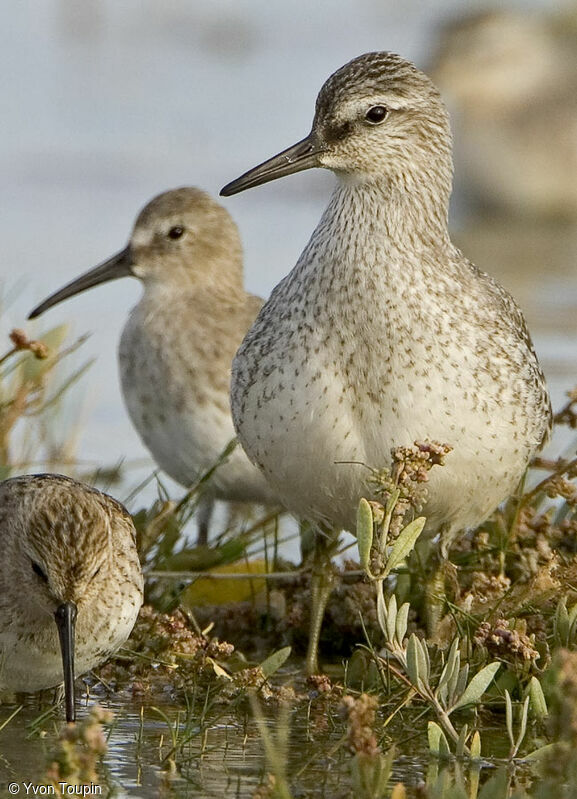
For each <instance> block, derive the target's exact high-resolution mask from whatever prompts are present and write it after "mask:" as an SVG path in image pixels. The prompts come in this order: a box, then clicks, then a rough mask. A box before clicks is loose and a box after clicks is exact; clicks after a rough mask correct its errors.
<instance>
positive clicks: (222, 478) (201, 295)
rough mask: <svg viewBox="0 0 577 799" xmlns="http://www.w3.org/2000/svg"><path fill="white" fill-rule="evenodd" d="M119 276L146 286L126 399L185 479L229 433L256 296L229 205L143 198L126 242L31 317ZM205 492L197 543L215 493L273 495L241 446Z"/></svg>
mask: <svg viewBox="0 0 577 799" xmlns="http://www.w3.org/2000/svg"><path fill="white" fill-rule="evenodd" d="M126 276H132V277H137V278H138V279H139V280H141V281H142V283H143V286H144V293H143V296H142V298H141V300H140V302H139V303H138V305H136V307H135V308H134V309H133V310H132V313H131V314H130V316H129V318H128V322H127V323H126V325H125V327H124V330H123V331H122V336H121V339H120V345H119V350H118V357H119V364H120V379H121V385H122V393H123V395H124V401H125V404H126V407H127V408H128V413H129V414H130V418H131V419H132V422H133V424H134V426H135V428H136V430H137V431H138V433H139V435H140V437H141V439H142V441H143V442H144V444H145V445H146V446H147V447H148V449H149V450H150V452H151V453H152V455H153V457H154V459H155V461H156V462H157V463H158V465H159V466H160V467H161V468H162V469H164V471H165V472H166V473H167V474H169V475H170V476H171V477H172V478H173V479H174V480H176V481H177V482H178V483H180V484H181V485H183V486H186V487H189V486H191V485H192V484H193V483H194V482H195V481H196V480H198V479H199V477H200V476H201V475H202V474H204V473H205V472H206V471H207V470H209V469H210V468H211V467H213V466H214V464H215V463H216V462H217V461H218V459H219V457H220V456H221V454H222V452H223V450H224V449H225V447H226V446H227V444H229V442H230V441H231V440H232V439H233V438H234V437H235V432H234V427H233V423H232V419H231V414H230V400H229V389H230V368H231V363H232V359H233V356H234V354H235V352H236V350H237V348H238V346H239V344H240V343H241V341H242V338H243V336H244V335H245V333H246V332H247V330H248V329H249V327H250V326H251V324H252V323H253V321H254V319H255V317H256V314H257V313H258V311H259V309H260V307H261V306H262V300H261V299H260V298H259V297H255V296H254V295H252V294H248V293H247V292H246V291H245V290H244V286H243V274H242V247H241V242H240V237H239V234H238V229H237V227H236V225H235V223H234V222H233V220H232V219H231V217H230V215H229V214H228V212H227V211H226V210H225V209H224V208H223V207H222V206H221V205H219V204H218V203H217V202H215V201H214V200H213V199H212V198H211V197H210V196H209V195H208V194H206V193H205V192H203V191H201V190H200V189H196V188H188V187H185V188H180V189H174V190H172V191H167V192H164V193H163V194H160V195H159V196H158V197H155V198H154V199H153V200H151V201H150V202H149V203H148V205H147V206H146V207H145V208H144V209H143V210H142V211H141V212H140V214H139V216H138V218H137V220H136V223H135V225H134V228H133V231H132V236H131V238H130V242H129V244H128V246H127V247H125V249H123V250H121V251H120V252H119V253H118V254H116V255H114V256H113V257H112V258H110V259H109V260H108V261H105V262H104V263H103V264H101V265H100V266H97V267H96V268H95V269H92V270H90V271H89V272H87V273H86V274H84V275H82V276H81V277H79V278H78V279H76V280H74V281H72V283H69V284H68V285H67V286H65V287H64V288H63V289H61V290H60V291H57V292H56V293H55V294H52V295H51V296H50V297H48V299H46V300H44V302H42V303H41V304H40V305H39V306H38V307H37V308H35V309H34V310H33V311H32V313H31V314H30V318H34V317H36V316H39V315H40V314H42V313H44V311H46V310H47V309H48V308H51V307H52V306H53V305H56V304H57V303H59V302H61V301H62V300H65V299H67V298H68V297H72V296H73V295H75V294H78V293H80V292H81V291H84V290H85V289H88V288H91V287H92V286H97V285H99V284H100V283H104V282H106V281H109V280H116V279H117V278H120V277H126ZM203 499H204V502H203V504H202V505H201V508H200V514H199V515H200V519H199V535H198V542H199V543H201V544H203V543H206V540H207V533H208V524H209V520H210V514H211V510H212V505H213V501H214V499H222V500H227V501H229V502H255V503H260V504H265V505H277V504H278V500H277V498H276V496H275V495H274V493H273V492H272V490H271V489H270V488H269V487H268V486H267V484H266V482H265V480H264V478H263V476H262V474H261V473H260V472H259V470H258V469H256V468H255V467H254V466H253V465H252V464H251V463H250V462H249V460H248V458H247V457H246V455H245V454H244V452H243V451H242V449H241V448H240V447H236V449H235V450H234V451H233V452H232V454H231V455H230V456H229V457H228V459H227V460H226V462H224V463H222V464H221V465H219V467H218V468H217V469H216V470H215V472H214V474H213V476H212V478H211V479H210V482H209V484H208V486H207V488H206V491H205V494H204V497H203Z"/></svg>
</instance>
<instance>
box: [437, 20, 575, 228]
mask: <svg viewBox="0 0 577 799" xmlns="http://www.w3.org/2000/svg"><path fill="white" fill-rule="evenodd" d="M575 44H576V42H575V31H574V30H573V31H572V32H570V31H569V25H568V24H565V25H563V20H562V19H559V22H558V25H557V26H556V20H555V18H554V17H552V18H549V17H547V16H546V15H545V14H542V15H541V16H539V15H537V14H532V13H527V10H526V9H523V10H521V9H519V10H517V11H515V10H513V9H506V10H505V9H501V10H493V11H490V12H487V11H484V12H477V13H473V14H465V15H462V14H460V15H459V16H458V17H457V18H456V19H455V20H451V21H450V22H449V23H447V24H446V25H445V26H444V27H443V29H442V30H441V34H440V38H439V43H438V47H437V53H436V55H435V56H434V57H433V62H432V66H431V71H432V74H433V76H434V78H435V80H436V82H437V83H438V85H439V86H440V88H441V91H443V92H444V93H446V96H447V99H448V101H449V103H450V104H452V105H454V107H455V110H456V111H457V112H458V113H457V114H456V119H457V125H458V134H459V135H458V147H457V152H456V159H457V164H458V166H459V177H460V182H461V183H462V184H463V188H464V191H465V192H466V193H467V194H469V195H471V196H472V197H473V199H475V200H478V201H479V202H480V204H481V205H482V206H484V207H485V208H492V209H501V210H506V211H508V212H509V213H512V214H515V215H526V216H527V215H528V216H537V217H547V216H548V217H557V218H563V217H565V218H567V219H575V217H576V216H577V51H576V47H575ZM536 109H539V110H538V113H536Z"/></svg>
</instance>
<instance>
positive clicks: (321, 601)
mask: <svg viewBox="0 0 577 799" xmlns="http://www.w3.org/2000/svg"><path fill="white" fill-rule="evenodd" d="M337 544H338V537H336V536H335V534H334V531H333V530H330V531H326V530H324V529H323V530H320V531H319V532H318V533H317V534H316V536H315V542H314V549H313V553H312V554H313V562H312V576H311V617H310V627H309V642H308V648H307V659H306V672H307V675H311V674H318V673H319V662H318V650H319V639H320V634H321V627H322V624H323V619H324V616H325V609H326V607H327V602H328V601H329V597H330V595H331V593H332V590H333V586H334V582H335V580H334V572H333V565H332V555H333V554H334V551H335V549H336V546H337Z"/></svg>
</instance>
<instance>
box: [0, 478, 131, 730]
mask: <svg viewBox="0 0 577 799" xmlns="http://www.w3.org/2000/svg"><path fill="white" fill-rule="evenodd" d="M135 536H136V532H135V529H134V525H133V524H132V519H131V517H130V514H129V513H128V512H127V511H126V510H125V509H124V508H123V506H122V505H121V504H120V503H119V502H117V501H116V500H114V499H112V497H109V496H108V495H107V494H103V493H101V492H100V491H97V490H96V489H94V488H90V487H88V486H86V485H83V484H82V483H78V482H76V481H75V480H71V479H70V478H68V477H63V476H62V475H57V474H39V475H25V476H24V477H15V478H13V479H10V480H5V481H4V482H2V483H0V540H1V542H2V558H1V559H0V691H39V690H41V689H43V688H51V687H52V686H55V685H57V684H58V683H61V682H62V680H63V679H64V688H65V699H66V719H67V721H74V716H75V710H74V675H75V672H76V673H78V674H83V673H84V672H86V671H89V670H90V669H92V668H94V667H95V666H97V665H98V664H99V663H101V662H102V661H104V660H106V659H107V658H108V657H109V656H110V655H111V654H112V653H113V652H115V651H116V650H117V649H118V647H119V646H121V644H123V643H124V641H125V640H126V639H127V638H128V636H129V635H130V632H131V630H132V628H133V626H134V622H135V621H136V617H137V615H138V611H139V609H140V606H141V604H142V590H143V581H142V572H141V570H140V563H139V561H138V554H137V551H136V541H135Z"/></svg>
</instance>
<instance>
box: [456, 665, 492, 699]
mask: <svg viewBox="0 0 577 799" xmlns="http://www.w3.org/2000/svg"><path fill="white" fill-rule="evenodd" d="M500 667H501V664H500V663H498V662H497V661H495V662H493V663H489V665H488V666H485V668H483V669H481V671H480V672H478V674H475V676H474V677H473V679H472V680H471V682H470V683H469V685H468V686H467V687H466V688H465V690H464V691H463V693H462V694H461V696H460V697H459V699H458V700H457V702H456V703H455V704H454V705H453V708H452V710H457V709H458V708H460V707H465V705H475V704H477V702H479V701H480V699H481V697H482V696H483V694H484V693H485V691H486V690H487V688H488V687H489V685H490V684H491V682H492V681H493V678H494V677H495V674H496V673H497V672H498V671H499V669H500Z"/></svg>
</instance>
